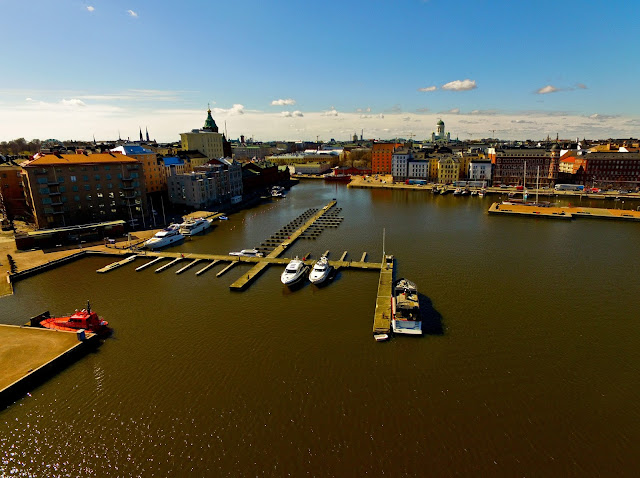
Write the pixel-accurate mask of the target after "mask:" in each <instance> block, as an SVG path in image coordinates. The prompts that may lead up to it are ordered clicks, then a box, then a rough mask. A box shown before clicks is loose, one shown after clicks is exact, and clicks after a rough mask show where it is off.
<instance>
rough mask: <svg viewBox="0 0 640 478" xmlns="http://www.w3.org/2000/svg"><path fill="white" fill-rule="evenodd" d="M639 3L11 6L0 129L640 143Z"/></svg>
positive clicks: (77, 135)
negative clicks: (214, 126) (210, 130)
mask: <svg viewBox="0 0 640 478" xmlns="http://www.w3.org/2000/svg"><path fill="white" fill-rule="evenodd" d="M630 6H631V3H630V2H619V3H617V4H615V5H607V10H606V11H602V10H601V9H599V8H597V7H596V6H593V5H586V4H583V3H578V2H573V1H569V2H563V3H562V4H560V5H557V4H554V3H552V2H538V3H537V4H536V8H535V9H532V8H531V7H530V6H525V5H513V4H511V3H507V2H491V4H490V5H478V4H477V3H474V2H470V1H463V2H459V3H458V4H456V6H455V7H452V6H451V5H445V4H442V3H438V2H435V1H424V0H413V1H402V2H395V3H393V4H387V3H386V2H378V3H376V4H370V3H365V2H350V3H349V4H348V5H342V4H339V3H337V2H333V1H330V2H326V3H325V4H324V5H323V9H322V10H319V9H318V7H316V6H313V5H298V4H295V3H293V2H278V4H277V5H269V6H267V5H263V4H261V3H258V2H254V1H248V2H244V3H242V4H237V3H235V4H220V5H218V4H216V5H212V4H207V3H202V4H201V3H199V2H195V3H192V4H189V5H185V6H184V8H182V9H176V8H175V5H174V4H172V3H169V2H166V1H161V2H155V3H153V4H152V3H150V2H143V1H121V0H116V1H114V2H109V4H107V3H106V2H103V1H102V0H100V1H98V0H96V1H93V0H91V1H86V2H70V1H64V2H56V4H55V5H53V4H51V3H50V2H46V1H44V0H35V1H32V2H28V3H24V4H23V3H20V2H13V1H7V2H3V4H2V8H3V10H4V13H5V15H6V16H7V18H12V19H13V20H12V21H11V22H9V23H8V24H7V35H8V37H9V38H14V39H18V41H17V42H16V41H14V42H13V48H11V49H9V50H7V51H5V52H4V53H3V55H2V58H3V59H4V60H5V64H7V65H13V67H12V68H10V69H9V70H8V71H10V72H11V73H10V74H9V75H7V76H6V77H5V78H4V79H3V80H4V81H3V86H2V87H0V92H1V93H0V131H2V133H1V137H0V140H10V139H14V138H17V137H25V138H27V139H33V138H39V139H43V140H44V139H48V138H56V139H60V140H66V139H78V140H89V139H92V138H93V137H94V136H95V137H96V139H98V140H101V139H114V138H117V137H118V135H120V136H121V137H123V138H127V137H130V138H131V139H133V140H135V139H137V133H138V128H142V130H143V131H144V130H145V128H148V129H149V133H150V136H151V137H152V138H154V139H157V140H158V141H161V142H169V141H177V140H178V139H179V133H181V132H184V131H189V130H191V129H193V128H198V127H201V126H202V123H203V122H204V118H205V115H206V109H207V105H210V106H211V109H212V111H213V115H214V118H215V119H216V122H217V123H218V126H219V127H220V129H221V131H224V129H225V122H226V129H227V131H228V135H229V137H230V138H238V137H239V136H240V135H244V136H245V137H253V138H254V139H256V140H271V139H274V140H276V139H280V140H300V139H315V138H316V136H318V137H319V139H321V140H324V141H327V140H329V139H331V138H335V139H336V140H343V141H344V140H347V139H348V138H350V137H351V136H352V135H353V134H354V133H357V134H358V135H359V134H360V132H361V131H362V130H364V137H365V138H376V139H392V138H394V137H410V136H413V137H415V138H416V139H425V138H428V137H430V135H431V132H432V131H434V130H435V124H436V121H437V120H438V119H440V118H442V119H443V120H444V121H445V123H446V125H447V131H449V132H451V137H452V138H460V139H478V138H483V137H485V138H486V137H498V138H501V139H542V138H545V137H547V136H552V137H555V136H556V134H559V135H560V136H561V137H563V138H571V139H574V138H577V137H580V138H582V137H588V138H594V139H598V138H608V137H618V138H624V137H631V136H635V137H637V136H638V130H639V129H640V115H638V114H637V113H636V111H638V107H639V106H640V104H639V103H640V100H639V99H638V96H637V94H635V93H636V92H635V87H634V86H635V83H634V80H635V77H636V73H638V69H639V68H638V67H637V66H636V65H635V64H631V62H630V61H629V60H628V58H633V53H634V51H633V47H634V46H635V45H637V44H638V40H639V38H638V34H637V32H636V30H634V26H633V23H632V19H631V16H630V15H628V14H627V12H628V11H629V7H630ZM194 13H197V15H195V14H194ZM596 20H597V22H596ZM53 28H55V32H56V34H55V35H53V34H52V29H53ZM26 31H28V34H27V32H26Z"/></svg>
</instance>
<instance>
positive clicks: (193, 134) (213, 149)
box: [180, 108, 225, 168]
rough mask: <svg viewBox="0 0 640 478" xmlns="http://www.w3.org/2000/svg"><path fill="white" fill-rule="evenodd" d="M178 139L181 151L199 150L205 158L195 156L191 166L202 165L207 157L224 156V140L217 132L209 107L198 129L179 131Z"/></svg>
mask: <svg viewBox="0 0 640 478" xmlns="http://www.w3.org/2000/svg"><path fill="white" fill-rule="evenodd" d="M180 140H181V145H182V150H183V151H199V152H200V153H202V154H203V155H204V157H205V158H206V160H202V161H201V160H200V159H198V158H195V159H194V160H193V161H192V163H191V165H192V167H194V168H195V167H196V166H202V165H203V164H205V163H206V162H207V161H208V160H209V159H216V158H222V157H224V156H225V151H224V149H225V145H224V143H225V141H224V136H223V135H222V133H219V132H218V125H216V122H215V121H214V119H213V117H212V116H211V108H209V109H208V110H207V119H206V120H205V122H204V126H203V127H202V128H200V129H193V130H191V131H190V132H189V133H180Z"/></svg>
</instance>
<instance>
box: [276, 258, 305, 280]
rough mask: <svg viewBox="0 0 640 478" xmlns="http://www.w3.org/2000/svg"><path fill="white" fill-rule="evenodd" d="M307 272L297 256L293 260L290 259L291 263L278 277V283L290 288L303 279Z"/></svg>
mask: <svg viewBox="0 0 640 478" xmlns="http://www.w3.org/2000/svg"><path fill="white" fill-rule="evenodd" d="M306 271H307V266H305V265H304V262H302V261H301V260H300V259H299V258H298V256H296V258H295V259H292V260H291V262H289V264H288V265H287V267H286V269H285V270H284V272H283V273H282V275H281V276H280V281H281V282H282V283H283V284H284V285H287V286H292V285H294V284H296V283H297V282H298V281H299V280H300V279H302V277H304V274H305V272H306Z"/></svg>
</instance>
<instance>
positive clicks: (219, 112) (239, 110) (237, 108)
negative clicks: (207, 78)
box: [211, 103, 244, 116]
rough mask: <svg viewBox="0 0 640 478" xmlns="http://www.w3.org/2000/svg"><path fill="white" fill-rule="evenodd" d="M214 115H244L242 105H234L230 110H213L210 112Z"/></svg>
mask: <svg viewBox="0 0 640 478" xmlns="http://www.w3.org/2000/svg"><path fill="white" fill-rule="evenodd" d="M211 111H212V112H213V114H214V115H228V116H237V115H243V114H244V105H241V104H237V103H236V104H234V105H233V106H232V107H231V108H227V109H225V108H213V109H212V110H211Z"/></svg>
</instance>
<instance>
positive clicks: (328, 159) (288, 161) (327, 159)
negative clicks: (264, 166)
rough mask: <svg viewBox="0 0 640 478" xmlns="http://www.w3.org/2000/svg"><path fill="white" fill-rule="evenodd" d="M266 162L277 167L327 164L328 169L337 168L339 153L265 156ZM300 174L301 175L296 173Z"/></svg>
mask: <svg viewBox="0 0 640 478" xmlns="http://www.w3.org/2000/svg"><path fill="white" fill-rule="evenodd" d="M266 160H267V161H270V162H272V163H274V164H278V165H296V166H297V165H300V164H303V163H328V164H330V167H332V166H337V165H338V163H339V162H340V152H339V151H334V150H329V151H325V150H320V151H317V150H315V149H313V150H307V151H304V152H301V153H286V154H279V155H276V156H267V157H266ZM298 174H302V173H298Z"/></svg>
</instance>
